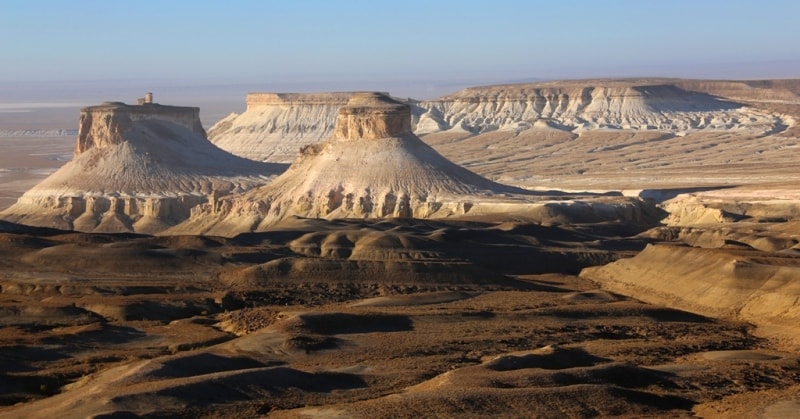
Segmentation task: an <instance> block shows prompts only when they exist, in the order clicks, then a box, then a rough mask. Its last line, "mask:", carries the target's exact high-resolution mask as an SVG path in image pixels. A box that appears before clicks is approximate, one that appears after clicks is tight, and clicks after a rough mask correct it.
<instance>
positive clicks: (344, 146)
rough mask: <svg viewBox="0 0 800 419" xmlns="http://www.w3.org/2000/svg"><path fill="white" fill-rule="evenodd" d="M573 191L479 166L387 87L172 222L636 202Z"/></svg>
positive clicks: (229, 229)
mask: <svg viewBox="0 0 800 419" xmlns="http://www.w3.org/2000/svg"><path fill="white" fill-rule="evenodd" d="M570 198H574V197H570V196H566V195H559V196H543V195H536V194H533V193H531V192H529V191H525V190H521V189H517V188H513V187H510V186H505V185H501V184H498V183H495V182H492V181H490V180H488V179H485V178H483V177H481V176H478V175H476V174H474V173H472V172H470V171H469V170H467V169H464V168H462V167H460V166H458V165H456V164H454V163H452V162H450V161H449V160H447V159H446V158H444V157H442V156H441V155H440V154H439V153H437V152H436V151H435V150H433V149H432V148H431V147H429V146H428V145H426V144H425V143H423V142H422V141H421V140H420V139H419V138H418V137H417V136H416V135H414V134H413V133H412V130H411V108H410V106H409V105H407V104H403V103H400V102H397V101H395V100H393V99H391V98H389V97H388V96H386V95H383V94H377V93H359V94H354V95H353V96H352V97H351V99H350V100H349V102H348V105H347V106H345V107H343V108H341V109H340V110H339V112H338V119H337V123H336V127H335V129H334V133H333V136H332V138H330V139H328V140H327V141H324V142H322V143H319V144H314V145H309V146H307V147H305V148H303V150H302V152H301V155H300V157H298V158H297V160H295V162H294V163H293V164H292V166H291V167H290V168H289V169H288V170H287V171H286V172H285V173H284V174H282V175H281V176H279V177H278V178H276V179H275V180H274V181H273V182H271V183H270V184H268V185H265V186H263V187H260V188H257V189H254V190H252V191H250V192H247V193H245V194H242V195H239V196H231V197H226V198H223V199H220V200H218V201H217V202H216V203H215V204H214V205H204V206H201V207H198V208H196V209H195V210H194V211H193V213H192V218H191V219H190V220H189V221H187V222H186V223H183V224H182V225H180V226H178V227H176V228H175V229H171V230H170V231H169V232H170V233H203V234H220V235H232V234H236V233H239V232H244V231H257V230H263V229H266V228H268V227H269V226H270V225H272V224H274V223H276V222H278V221H280V220H282V219H285V218H287V217H291V216H301V217H314V218H328V219H332V218H347V217H356V218H384V217H414V218H441V217H452V216H458V215H464V214H467V213H469V214H478V215H479V214H493V213H517V212H524V213H528V214H534V213H536V211H539V213H540V214H547V215H548V216H551V215H553V213H559V214H562V213H563V211H566V212H570V211H572V212H575V213H580V214H584V215H585V214H587V213H593V216H597V217H599V218H603V219H607V218H608V217H610V218H611V219H618V218H619V214H618V210H620V208H621V207H624V206H626V205H630V206H631V207H635V206H636V205H638V204H636V203H635V201H636V200H625V199H616V200H615V199H610V200H609V202H607V204H608V207H607V208H605V207H603V205H600V202H599V201H600V200H599V199H598V202H597V204H598V205H597V207H596V208H595V206H594V205H590V204H586V203H585V202H577V201H574V200H570ZM550 201H555V202H556V203H552V202H550ZM621 201H625V203H621ZM534 203H535V204H534ZM548 205H551V206H548ZM534 207H537V208H538V209H534ZM601 207H603V209H602V210H601V209H600V208H601ZM567 208H568V209H569V210H568V211H567ZM630 209H631V208H628V210H630ZM562 210H563V211H562ZM620 211H622V210H620ZM632 211H633V212H636V211H638V209H636V210H632ZM623 212H624V211H623ZM562 215H563V214H562Z"/></svg>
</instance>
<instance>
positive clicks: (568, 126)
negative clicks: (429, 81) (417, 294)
mask: <svg viewBox="0 0 800 419" xmlns="http://www.w3.org/2000/svg"><path fill="white" fill-rule="evenodd" d="M787 83H788V82H787ZM751 84H752V83H751ZM784 84H786V83H784ZM771 86H772V85H771V84H770V85H767V86H766V87H763V88H758V89H755V88H750V87H747V86H745V85H743V84H741V83H739V84H736V83H732V82H722V81H692V80H679V79H630V80H577V81H554V82H543V83H532V84H516V85H498V86H484V87H473V88H467V89H464V90H462V91H460V92H457V93H455V94H452V95H448V96H444V97H442V98H439V99H435V100H430V101H421V102H420V101H410V102H409V104H410V105H411V106H412V114H413V120H412V130H413V131H414V132H415V133H416V134H417V135H427V134H444V135H448V136H460V137H465V136H466V137H469V136H475V135H481V134H490V133H498V134H501V135H502V136H503V137H504V139H507V140H509V141H512V142H513V141H514V139H513V137H514V136H516V135H518V134H522V135H527V134H531V135H527V136H539V135H540V134H541V132H540V131H541V130H542V128H543V127H545V126H547V127H549V128H550V129H552V130H557V131H561V132H562V133H563V134H564V135H567V136H569V135H572V136H578V135H581V134H583V133H587V132H598V131H600V132H605V131H611V132H653V133H661V134H663V133H669V134H673V135H677V136H683V135H687V134H691V133H696V132H717V131H730V130H735V131H737V132H741V133H746V134H749V135H754V136H758V135H763V134H765V133H774V132H780V131H782V130H784V129H786V127H787V126H790V125H792V124H794V121H793V119H792V118H790V117H788V116H786V115H783V114H777V113H774V112H769V111H763V110H758V109H754V108H752V107H748V106H745V105H743V104H741V103H736V102H732V101H729V100H726V99H725V98H724V97H722V98H720V97H717V96H715V95H716V94H717V93H731V94H734V97H735V98H739V97H743V95H744V96H747V97H749V96H748V95H750V96H752V95H757V96H758V97H760V98H766V97H769V95H770V94H774V95H778V96H780V98H784V99H785V97H784V96H786V97H788V96H792V97H795V95H794V93H792V90H791V89H790V87H792V86H793V85H792V84H791V83H789V84H787V86H788V87H785V88H784V87H782V86H783V85H782V84H779V86H778V85H776V86H772V87H771ZM709 92H710V93H709ZM741 92H745V93H746V94H745V93H742V94H739V93H741ZM753 92H757V93H753ZM351 95H352V93H320V94H277V93H251V94H249V95H248V97H247V111H246V112H244V113H242V114H241V115H237V114H231V115H230V116H228V117H227V118H225V119H223V120H221V121H220V122H218V123H217V124H216V125H214V126H213V127H212V128H211V129H210V130H209V138H210V139H211V141H212V142H214V143H215V144H217V145H218V146H220V147H221V148H223V149H225V150H228V151H230V152H232V153H234V154H237V155H240V156H244V157H247V158H250V159H255V160H264V161H274V162H290V161H292V160H293V159H294V158H295V157H296V156H297V153H298V150H299V148H300V147H302V146H304V145H308V144H314V143H317V142H319V141H321V140H322V139H324V138H326V137H327V136H328V135H329V134H330V133H331V132H332V131H333V129H334V125H335V121H336V112H337V109H338V108H339V107H341V106H342V105H344V104H345V103H346V102H347V99H348V98H349V97H350V96H351ZM787 95H788V96H787ZM502 142H503V143H505V142H506V141H505V140H504V141H502ZM528 143H530V142H528ZM448 157H450V156H449V155H448ZM451 158H453V157H451ZM456 161H457V162H459V163H462V161H461V160H459V159H457V158H456Z"/></svg>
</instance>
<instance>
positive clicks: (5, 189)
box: [0, 137, 75, 209]
mask: <svg viewBox="0 0 800 419" xmlns="http://www.w3.org/2000/svg"><path fill="white" fill-rule="evenodd" d="M74 148H75V138H74V137H0V149H2V153H0V209H5V208H8V207H9V206H11V204H13V203H14V202H16V201H17V198H19V197H20V195H22V194H23V193H24V192H25V191H27V190H28V189H30V188H32V187H33V186H35V185H36V184H37V183H39V182H41V181H42V180H44V179H45V178H46V177H47V176H49V175H50V174H51V173H53V172H55V171H56V170H57V169H58V168H59V167H61V166H63V165H64V163H66V162H67V161H69V160H70V159H71V158H72V152H73V149H74Z"/></svg>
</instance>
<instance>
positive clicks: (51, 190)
mask: <svg viewBox="0 0 800 419" xmlns="http://www.w3.org/2000/svg"><path fill="white" fill-rule="evenodd" d="M282 169H283V167H282V166H280V165H274V164H267V163H257V162H253V161H250V160H246V159H243V158H240V157H236V156H233V155H231V154H229V153H226V152H225V151H223V150H220V149H219V148H217V147H215V146H214V145H213V144H211V143H210V142H209V141H208V140H207V139H206V137H205V131H204V130H203V127H202V125H201V123H200V119H199V109H198V108H186V107H175V106H163V105H158V104H154V103H145V104H142V105H135V106H134V105H125V104H122V103H105V104H102V105H99V106H93V107H89V108H85V109H83V110H82V111H81V118H80V127H79V135H78V140H77V144H76V146H75V155H74V157H73V159H72V160H71V161H70V162H68V163H67V164H65V165H64V166H63V167H61V168H60V169H59V170H58V171H56V172H55V173H53V174H52V175H51V176H49V177H48V178H47V179H45V180H44V181H42V182H41V183H39V184H38V185H36V186H35V187H33V188H32V189H31V190H29V191H28V192H26V193H25V194H23V196H22V197H20V198H19V200H18V201H17V203H16V204H14V205H13V206H11V207H10V208H8V209H6V210H5V211H3V212H2V213H0V218H3V219H5V220H8V221H12V222H17V223H22V224H28V225H34V226H43V227H55V228H60V229H67V230H79V231H89V232H126V231H134V232H142V233H156V232H159V231H162V230H164V229H166V228H169V227H170V226H172V225H174V224H177V223H179V222H181V221H183V220H184V219H186V218H188V217H189V215H190V211H191V208H193V207H194V206H196V205H199V204H203V203H206V202H208V201H209V199H213V196H214V195H216V194H228V193H238V192H243V191H246V190H249V189H251V188H253V187H255V186H258V185H262V184H264V183H266V182H267V181H269V179H270V178H271V177H273V176H274V175H275V174H277V173H278V172H280V171H282Z"/></svg>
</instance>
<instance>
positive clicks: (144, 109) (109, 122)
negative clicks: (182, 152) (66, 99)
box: [75, 94, 206, 156]
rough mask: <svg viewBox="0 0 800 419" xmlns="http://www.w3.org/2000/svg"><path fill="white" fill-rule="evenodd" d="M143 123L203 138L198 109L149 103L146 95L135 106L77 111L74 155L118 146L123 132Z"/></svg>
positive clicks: (109, 105)
mask: <svg viewBox="0 0 800 419" xmlns="http://www.w3.org/2000/svg"><path fill="white" fill-rule="evenodd" d="M147 100H150V102H148V101H147ZM143 120H160V121H164V122H169V123H173V124H177V125H180V126H182V127H185V128H186V129H188V130H189V131H192V132H194V133H196V134H199V135H201V136H203V137H205V136H206V132H205V130H204V129H203V125H202V123H201V122H200V108H195V107H186V106H166V105H160V104H157V103H152V94H149V96H146V98H145V99H140V100H139V104H137V105H128V104H125V103H122V102H105V103H102V104H100V105H96V106H89V107H86V108H83V109H81V113H80V121H79V126H78V141H77V143H76V145H75V155H76V156H77V155H80V154H82V153H84V152H86V151H87V150H89V149H91V148H93V147H97V148H105V147H109V146H111V145H115V144H121V143H122V142H124V141H125V138H126V133H127V132H128V130H130V129H131V128H132V127H133V123H134V122H135V121H143Z"/></svg>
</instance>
